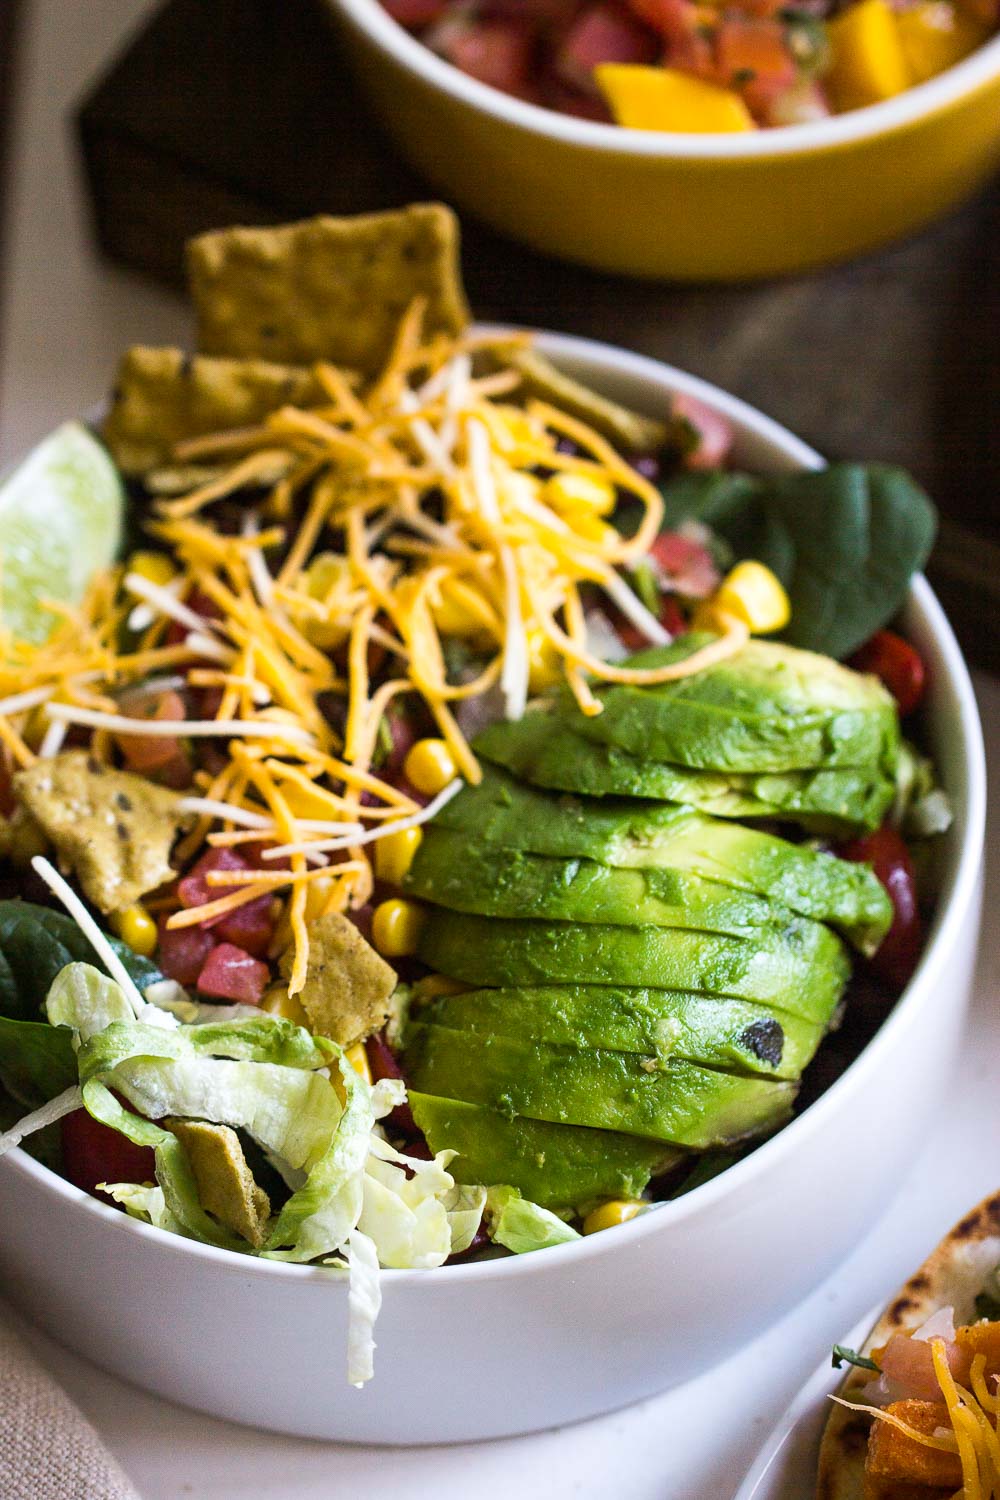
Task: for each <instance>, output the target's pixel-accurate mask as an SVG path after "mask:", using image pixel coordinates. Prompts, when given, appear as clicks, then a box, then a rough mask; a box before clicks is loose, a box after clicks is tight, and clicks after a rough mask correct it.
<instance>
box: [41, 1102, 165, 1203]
mask: <svg viewBox="0 0 1000 1500" xmlns="http://www.w3.org/2000/svg"><path fill="white" fill-rule="evenodd" d="M59 1129H60V1133H61V1135H62V1156H63V1170H64V1171H65V1174H66V1176H67V1177H68V1178H69V1180H70V1182H71V1183H72V1184H73V1186H74V1187H78V1188H82V1189H83V1191H84V1192H85V1193H92V1194H93V1195H94V1197H95V1198H106V1196H107V1195H106V1194H105V1193H99V1192H97V1184H98V1183H99V1182H153V1181H155V1178H154V1166H155V1157H154V1155H153V1152H152V1150H151V1149H150V1148H149V1147H148V1146H136V1145H135V1144H134V1143H133V1142H132V1141H130V1140H129V1139H128V1137H127V1136H124V1135H120V1134H119V1133H118V1131H117V1130H112V1129H111V1126H110V1125H104V1124H102V1123H101V1121H100V1120H95V1119H94V1118H93V1116H91V1115H89V1114H88V1113H87V1111H86V1110H85V1109H75V1110H74V1111H73V1113H72V1114H70V1115H64V1116H63V1118H62V1119H61V1120H60V1122H59Z"/></svg>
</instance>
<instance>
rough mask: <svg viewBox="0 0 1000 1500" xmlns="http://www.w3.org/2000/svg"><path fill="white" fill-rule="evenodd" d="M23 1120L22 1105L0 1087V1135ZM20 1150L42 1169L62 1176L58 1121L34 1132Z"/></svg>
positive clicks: (60, 1139) (60, 1133) (60, 1140)
mask: <svg viewBox="0 0 1000 1500" xmlns="http://www.w3.org/2000/svg"><path fill="white" fill-rule="evenodd" d="M23 1118H24V1105H23V1104H20V1103H19V1102H18V1101H17V1100H16V1099H14V1098H13V1097H12V1096H11V1095H10V1094H7V1093H5V1092H4V1089H3V1086H2V1085H0V1134H2V1132H3V1131H5V1130H9V1129H10V1128H11V1126H12V1125H16V1124H17V1122H18V1121H19V1120H21V1119H23ZM21 1150H22V1151H26V1152H27V1153H28V1155H29V1156H33V1157H34V1158H35V1160H36V1161H39V1162H41V1164H42V1166H43V1167H48V1168H50V1170H51V1171H53V1172H58V1173H59V1175H60V1176H62V1175H63V1157H62V1131H61V1130H60V1128H59V1123H58V1121H57V1122H56V1124H54V1125H46V1126H45V1127H44V1128H43V1129H42V1130H36V1131H34V1132H33V1133H32V1134H31V1135H29V1136H28V1137H27V1138H26V1139H25V1140H23V1141H22V1142H21Z"/></svg>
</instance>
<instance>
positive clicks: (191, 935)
mask: <svg viewBox="0 0 1000 1500" xmlns="http://www.w3.org/2000/svg"><path fill="white" fill-rule="evenodd" d="M214 947H215V938H214V937H213V936H212V934H211V933H210V932H209V931H208V930H207V928H205V927H174V928H171V927H168V926H167V919H166V917H161V918H160V924H159V942H158V946H157V950H156V957H157V962H158V963H159V965H160V968H161V969H162V970H163V972H164V974H166V976H167V978H168V979H175V980H176V981H177V983H178V984H183V985H184V986H186V987H187V988H190V987H191V986H192V985H193V984H195V983H197V979H198V975H199V974H200V973H201V971H202V968H203V966H204V963H205V960H206V958H207V957H208V955H209V954H210V953H211V951H212V949H213V948H214Z"/></svg>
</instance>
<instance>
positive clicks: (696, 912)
mask: <svg viewBox="0 0 1000 1500" xmlns="http://www.w3.org/2000/svg"><path fill="white" fill-rule="evenodd" d="M405 884H406V889H407V890H408V891H410V892H412V893H413V894H414V895H416V896H420V897H421V898H422V899H423V900H425V901H433V902H435V903H436V904H437V905H438V906H446V907H448V908H449V909H450V910H451V911H461V912H473V913H477V914H480V915H483V916H488V917H513V918H518V917H521V916H522V915H523V914H524V913H525V912H530V913H531V915H532V917H534V918H542V919H549V918H552V919H555V920H558V921H567V922H604V923H607V924H609V925H613V926H625V927H637V926H643V925H649V926H652V927H680V928H685V929H687V930H688V931H697V932H723V933H730V934H732V935H733V936H736V937H750V936H753V935H754V934H755V933H756V932H758V931H759V930H760V929H762V928H763V929H766V928H770V927H771V926H773V925H774V924H775V922H781V921H782V920H783V918H784V917H785V916H786V915H787V913H786V911H785V908H783V907H780V906H775V905H773V904H772V903H771V902H770V901H767V900H766V899H765V898H763V897H761V896H757V895H753V894H751V893H749V892H747V891H740V890H736V889H734V888H733V887H732V886H727V885H722V884H720V883H719V882H717V881H712V880H701V879H700V878H699V877H698V876H697V875H687V874H685V873H684V872H682V871H678V870H669V869H668V870H623V869H617V870H616V869H612V868H611V867H610V866H609V865H599V864H597V863H595V861H594V860H592V859H547V858H546V857H545V855H544V854H522V853H521V852H520V851H519V850H517V849H483V848H481V847H479V846H478V845H476V844H474V843H470V842H469V841H468V840H467V839H466V838H464V837H463V835H462V834H460V833H449V832H448V831H447V830H446V829H443V828H442V829H438V830H436V831H435V830H432V831H430V832H429V833H428V834H427V835H426V836H425V838H424V840H423V842H422V843H421V845H420V848H419V849H418V850H417V853H416V855H415V857H414V860H413V864H412V865H411V866H410V870H409V873H408V875H407V877H406V882H405Z"/></svg>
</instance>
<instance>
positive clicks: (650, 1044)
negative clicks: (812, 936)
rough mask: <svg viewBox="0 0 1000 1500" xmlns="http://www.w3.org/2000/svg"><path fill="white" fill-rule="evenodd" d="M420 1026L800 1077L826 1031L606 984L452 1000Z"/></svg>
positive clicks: (726, 1004) (421, 1015) (736, 1007)
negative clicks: (675, 1058) (683, 1059)
mask: <svg viewBox="0 0 1000 1500" xmlns="http://www.w3.org/2000/svg"><path fill="white" fill-rule="evenodd" d="M413 1014H414V1026H415V1027H418V1028H423V1029H426V1028H427V1027H428V1026H435V1027H436V1026H442V1027H447V1028H449V1029H451V1030H453V1031H466V1032H472V1031H475V1032H479V1033H481V1034H483V1035H487V1036H488V1035H497V1036H509V1037H519V1038H524V1037H531V1038H532V1039H533V1040H535V1041H539V1042H552V1043H554V1044H556V1045H557V1046H562V1047H571V1046H572V1047H600V1048H602V1049H604V1050H606V1051H611V1052H635V1053H638V1054H639V1055H640V1056H642V1057H647V1058H649V1057H655V1058H657V1059H658V1060H659V1061H660V1062H662V1063H666V1062H667V1061H668V1059H670V1058H671V1057H683V1058H685V1059H686V1060H687V1061H688V1062H703V1063H708V1064H710V1065H711V1066H712V1067H719V1068H727V1069H729V1070H730V1071H732V1072H744V1073H761V1074H764V1075H766V1076H768V1077H773V1078H790V1079H795V1078H798V1076H799V1074H800V1073H801V1072H802V1069H803V1068H804V1067H805V1066H806V1065H807V1064H808V1063H809V1062H810V1061H811V1060H812V1057H813V1054H814V1053H815V1051H816V1048H817V1047H818V1046H819V1043H820V1041H821V1040H822V1038H823V1036H824V1035H825V1032H826V1022H825V1020H820V1021H807V1020H804V1019H803V1018H802V1017H801V1016H793V1015H790V1014H789V1013H787V1012H785V1011H780V1010H775V1009H773V1008H769V1007H767V1006H764V1005H755V1004H753V1003H752V1002H750V1001H747V1000H723V999H714V998H713V997H711V996H708V995H694V994H683V993H680V992H677V991H674V990H649V989H645V990H640V989H626V988H622V987H618V988H614V987H606V986H602V985H587V984H583V985H538V986H535V987H532V988H525V989H503V990H471V991H468V992H467V993H465V994H462V995H448V996H446V997H444V998H442V999H440V1000H437V1001H435V1002H434V1003H433V1004H432V1005H429V1006H427V1007H426V1008H424V1009H422V1010H420V1011H419V1012H414V1013H413Z"/></svg>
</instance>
